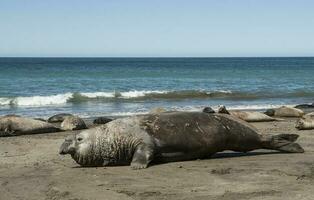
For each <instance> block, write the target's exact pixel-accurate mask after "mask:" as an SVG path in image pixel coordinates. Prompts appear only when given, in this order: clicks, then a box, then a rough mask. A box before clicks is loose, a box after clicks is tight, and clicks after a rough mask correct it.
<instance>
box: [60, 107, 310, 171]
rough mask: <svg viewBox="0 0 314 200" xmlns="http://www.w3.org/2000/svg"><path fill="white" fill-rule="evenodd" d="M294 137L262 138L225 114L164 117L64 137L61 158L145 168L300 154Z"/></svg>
mask: <svg viewBox="0 0 314 200" xmlns="http://www.w3.org/2000/svg"><path fill="white" fill-rule="evenodd" d="M297 138H298V135H295V134H280V135H275V136H272V135H261V134H259V133H258V132H257V130H256V129H255V128H254V127H252V126H251V125H250V124H248V123H247V122H244V121H242V120H239V119H237V118H234V117H232V116H229V115H224V114H207V113H203V112H166V113H160V114H148V115H140V116H133V117H128V118H121V119H116V120H113V121H111V122H109V123H107V124H105V125H102V126H98V127H95V128H92V129H88V130H84V131H81V132H80V133H78V134H76V135H74V136H69V137H68V138H66V139H65V141H64V143H63V144H62V145H61V147H60V151H59V153H60V154H70V155H71V156H72V158H73V159H74V160H75V161H76V162H77V163H78V164H79V165H81V166H107V165H128V164H130V163H131V167H132V168H133V169H142V168H146V167H148V165H149V164H150V163H151V161H156V162H170V161H183V160H192V159H199V158H206V157H208V156H210V155H213V154H215V153H216V152H220V151H224V150H233V151H240V152H248V151H251V150H254V149H261V148H263V149H273V150H278V151H281V152H291V153H302V152H304V150H303V149H302V147H301V146H300V145H299V144H297V143H294V141H296V139H297Z"/></svg>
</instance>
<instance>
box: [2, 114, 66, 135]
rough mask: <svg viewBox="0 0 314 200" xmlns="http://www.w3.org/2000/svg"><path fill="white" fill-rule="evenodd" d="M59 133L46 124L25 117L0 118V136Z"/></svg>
mask: <svg viewBox="0 0 314 200" xmlns="http://www.w3.org/2000/svg"><path fill="white" fill-rule="evenodd" d="M57 131H60V129H59V128H57V127H55V126H54V125H53V124H49V123H47V122H43V121H39V120H35V119H32V118H26V117H16V116H7V117H1V118H0V136H15V135H25V134H37V133H50V132H57Z"/></svg>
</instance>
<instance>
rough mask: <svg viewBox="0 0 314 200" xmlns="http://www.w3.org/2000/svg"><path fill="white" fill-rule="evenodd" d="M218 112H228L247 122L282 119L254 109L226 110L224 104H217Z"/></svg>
mask: <svg viewBox="0 0 314 200" xmlns="http://www.w3.org/2000/svg"><path fill="white" fill-rule="evenodd" d="M218 113H225V114H230V115H232V116H234V117H237V118H239V119H242V120H244V121H247V122H270V121H281V120H282V119H276V118H272V117H270V116H268V115H265V114H263V113H260V112H255V111H228V110H227V109H226V107H225V106H224V105H221V106H219V108H218Z"/></svg>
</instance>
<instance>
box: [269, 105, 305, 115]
mask: <svg viewBox="0 0 314 200" xmlns="http://www.w3.org/2000/svg"><path fill="white" fill-rule="evenodd" d="M265 114H266V115H268V116H276V117H302V116H303V115H304V112H303V111H302V110H300V109H298V108H292V107H288V106H281V107H279V108H275V109H268V110H266V112H265Z"/></svg>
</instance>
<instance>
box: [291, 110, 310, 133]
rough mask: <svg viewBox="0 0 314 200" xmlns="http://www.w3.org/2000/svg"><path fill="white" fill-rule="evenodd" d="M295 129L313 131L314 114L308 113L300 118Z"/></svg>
mask: <svg viewBox="0 0 314 200" xmlns="http://www.w3.org/2000/svg"><path fill="white" fill-rule="evenodd" d="M295 128H297V129H299V130H311V129H314V112H312V113H308V114H306V115H304V116H303V117H302V118H300V119H299V120H298V121H297V122H296V125H295Z"/></svg>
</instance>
